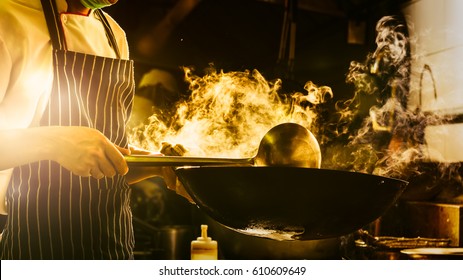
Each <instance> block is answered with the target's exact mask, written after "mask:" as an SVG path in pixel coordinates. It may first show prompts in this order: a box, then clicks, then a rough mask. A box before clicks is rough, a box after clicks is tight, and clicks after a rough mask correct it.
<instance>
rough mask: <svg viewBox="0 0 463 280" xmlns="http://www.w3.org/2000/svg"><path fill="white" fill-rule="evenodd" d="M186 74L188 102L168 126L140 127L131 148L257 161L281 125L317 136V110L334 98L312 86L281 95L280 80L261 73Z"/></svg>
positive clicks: (328, 90) (154, 119) (152, 123)
mask: <svg viewBox="0 0 463 280" xmlns="http://www.w3.org/2000/svg"><path fill="white" fill-rule="evenodd" d="M184 73H185V80H186V81H187V82H188V84H189V90H190V96H189V99H188V100H184V101H181V102H179V103H178V104H177V105H176V108H175V110H174V111H175V113H174V115H173V117H172V121H171V122H170V123H169V124H166V123H165V122H163V121H162V120H161V118H159V117H158V116H156V115H153V116H152V117H151V118H150V123H149V124H148V125H145V126H142V127H136V128H135V129H134V130H133V131H132V133H131V137H130V141H131V143H133V144H135V145H138V146H140V147H143V148H146V149H149V150H158V149H159V147H160V144H161V143H162V142H169V143H175V144H181V145H183V146H185V147H186V148H187V149H188V150H189V152H188V155H191V156H214V157H221V156H223V157H252V156H254V155H255V153H256V150H257V148H258V144H259V142H260V140H261V138H262V137H263V135H264V134H265V133H266V132H267V131H268V130H269V129H271V128H272V127H274V126H276V125H278V124H280V123H284V122H294V123H298V124H301V125H303V126H304V127H306V128H308V129H309V130H311V131H312V133H314V134H315V135H316V130H317V129H316V128H317V126H316V122H317V116H318V113H317V112H316V110H317V105H318V104H321V103H323V102H325V101H326V100H328V99H329V98H331V97H332V92H331V88H329V87H326V86H322V87H317V86H316V85H315V84H314V83H312V82H307V83H306V85H305V89H306V90H307V92H306V93H301V92H295V93H292V94H291V95H287V94H286V95H285V94H281V93H280V91H281V86H282V82H281V80H276V81H273V82H270V81H267V80H266V79H265V78H264V77H263V75H262V74H261V73H260V72H259V71H257V70H253V71H242V72H240V71H236V72H223V71H218V70H216V69H214V68H212V67H211V68H210V69H209V73H208V74H207V75H205V76H203V77H199V76H196V75H194V73H193V70H192V69H190V68H184ZM307 103H309V104H311V105H312V106H307Z"/></svg>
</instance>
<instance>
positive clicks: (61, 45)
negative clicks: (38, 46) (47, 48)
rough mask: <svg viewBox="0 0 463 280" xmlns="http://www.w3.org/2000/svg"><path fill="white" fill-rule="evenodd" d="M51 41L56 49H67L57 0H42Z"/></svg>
mask: <svg viewBox="0 0 463 280" xmlns="http://www.w3.org/2000/svg"><path fill="white" fill-rule="evenodd" d="M41 2H42V7H43V13H44V14H45V19H46V21H47V26H48V32H49V33H50V38H51V43H52V46H53V49H55V50H66V49H67V46H66V40H65V38H64V31H63V28H62V26H61V19H60V17H59V14H58V8H57V7H56V2H55V0H41Z"/></svg>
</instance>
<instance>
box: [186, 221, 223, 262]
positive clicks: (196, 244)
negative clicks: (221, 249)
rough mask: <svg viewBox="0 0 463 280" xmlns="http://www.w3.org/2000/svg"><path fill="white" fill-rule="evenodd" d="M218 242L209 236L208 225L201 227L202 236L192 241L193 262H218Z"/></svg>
mask: <svg viewBox="0 0 463 280" xmlns="http://www.w3.org/2000/svg"><path fill="white" fill-rule="evenodd" d="M217 256H218V254H217V241H215V240H212V238H210V237H208V236H207V225H201V236H200V237H198V238H196V240H193V241H191V259H192V260H217Z"/></svg>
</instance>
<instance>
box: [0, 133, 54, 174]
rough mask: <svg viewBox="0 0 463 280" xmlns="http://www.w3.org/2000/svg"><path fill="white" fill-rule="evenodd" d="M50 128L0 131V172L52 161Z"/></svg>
mask: <svg viewBox="0 0 463 280" xmlns="http://www.w3.org/2000/svg"><path fill="white" fill-rule="evenodd" d="M51 130H52V128H51V127H37V128H26V129H9V130H0V143H1V144H0V155H1V156H0V170H5V169H9V168H13V167H16V166H20V165H23V164H26V163H30V162H34V161H39V160H45V159H52V150H53V141H50V140H51V139H50V137H52V133H51Z"/></svg>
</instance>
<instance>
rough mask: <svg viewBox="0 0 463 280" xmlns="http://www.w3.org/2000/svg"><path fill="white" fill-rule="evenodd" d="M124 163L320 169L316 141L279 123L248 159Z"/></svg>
mask: <svg viewBox="0 0 463 280" xmlns="http://www.w3.org/2000/svg"><path fill="white" fill-rule="evenodd" d="M125 159H126V161H127V163H128V164H129V166H190V165H191V166H203V165H257V166H298V167H309V168H320V165H321V152H320V146H319V144H318V141H317V139H316V138H315V136H314V135H313V134H312V133H311V132H310V131H309V130H308V129H307V128H305V127H303V126H301V125H299V124H296V123H282V124H279V125H277V126H274V127H273V128H271V129H270V130H269V131H268V132H267V133H266V134H265V135H264V137H263V138H262V140H261V141H260V144H259V149H258V151H257V154H256V156H254V157H252V158H211V157H183V156H150V155H131V156H126V157H125Z"/></svg>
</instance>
